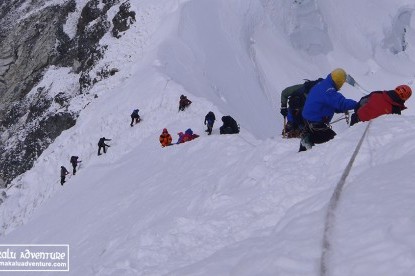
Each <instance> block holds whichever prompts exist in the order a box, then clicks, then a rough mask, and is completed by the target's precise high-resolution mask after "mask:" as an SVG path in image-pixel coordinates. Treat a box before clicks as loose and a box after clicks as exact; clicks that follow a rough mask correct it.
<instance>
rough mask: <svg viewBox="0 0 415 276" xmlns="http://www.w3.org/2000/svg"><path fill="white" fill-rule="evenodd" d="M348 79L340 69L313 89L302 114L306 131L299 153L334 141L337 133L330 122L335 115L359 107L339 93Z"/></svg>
mask: <svg viewBox="0 0 415 276" xmlns="http://www.w3.org/2000/svg"><path fill="white" fill-rule="evenodd" d="M346 79H347V74H346V72H345V71H344V70H343V69H341V68H338V69H335V70H333V71H332V72H331V73H330V74H329V75H328V76H327V77H326V79H324V80H322V81H321V82H319V83H318V84H316V85H315V86H314V87H313V88H312V89H311V91H310V93H309V94H308V97H307V100H306V102H305V104H304V109H303V112H302V115H303V117H304V120H305V130H304V133H303V135H302V138H301V142H300V149H299V151H305V150H308V149H311V147H312V146H314V144H321V143H325V142H327V141H329V140H331V139H333V138H334V136H335V135H336V132H334V131H333V130H332V129H331V127H330V121H331V119H332V118H333V116H334V113H344V112H346V111H348V110H351V109H355V108H356V107H357V105H358V103H357V102H356V101H355V100H351V99H346V98H345V97H344V96H343V95H342V94H341V93H340V92H338V90H340V88H341V87H342V86H343V84H344V83H345V82H346Z"/></svg>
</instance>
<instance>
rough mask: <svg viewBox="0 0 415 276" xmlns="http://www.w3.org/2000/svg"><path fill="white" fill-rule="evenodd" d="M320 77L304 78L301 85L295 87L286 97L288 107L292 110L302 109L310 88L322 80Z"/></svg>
mask: <svg viewBox="0 0 415 276" xmlns="http://www.w3.org/2000/svg"><path fill="white" fill-rule="evenodd" d="M322 80H323V79H322V78H319V79H317V80H313V81H311V80H306V81H305V82H304V83H303V85H302V86H301V87H300V88H298V89H297V91H295V92H294V93H293V94H291V96H290V97H289V98H288V107H289V108H290V109H291V110H292V111H296V112H299V111H302V110H303V107H304V104H305V100H306V97H307V95H308V93H309V92H310V90H311V88H313V86H314V85H316V84H317V83H319V82H320V81H322Z"/></svg>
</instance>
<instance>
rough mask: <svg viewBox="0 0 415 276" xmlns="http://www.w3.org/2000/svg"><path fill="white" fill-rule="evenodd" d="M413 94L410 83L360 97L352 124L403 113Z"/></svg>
mask: <svg viewBox="0 0 415 276" xmlns="http://www.w3.org/2000/svg"><path fill="white" fill-rule="evenodd" d="M411 95H412V89H411V88H410V87H409V86H408V85H399V86H398V87H396V88H395V90H389V91H374V92H371V93H370V94H369V95H367V96H364V97H362V98H361V99H360V101H359V104H358V105H357V107H356V108H355V113H353V114H352V117H351V121H350V125H351V126H352V125H354V124H356V123H357V122H365V121H369V120H371V119H374V118H377V117H379V116H381V115H385V114H399V115H400V114H401V111H402V110H404V109H406V106H405V101H407V100H408V99H409V98H410V97H411Z"/></svg>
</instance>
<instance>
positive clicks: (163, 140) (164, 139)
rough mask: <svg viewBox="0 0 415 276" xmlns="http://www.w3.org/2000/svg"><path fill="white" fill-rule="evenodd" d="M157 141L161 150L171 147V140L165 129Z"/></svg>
mask: <svg viewBox="0 0 415 276" xmlns="http://www.w3.org/2000/svg"><path fill="white" fill-rule="evenodd" d="M159 140H160V144H161V146H162V147H163V148H164V147H167V146H170V145H171V141H172V138H171V135H170V134H169V132H168V131H167V128H164V129H163V132H162V133H161V135H160V138H159Z"/></svg>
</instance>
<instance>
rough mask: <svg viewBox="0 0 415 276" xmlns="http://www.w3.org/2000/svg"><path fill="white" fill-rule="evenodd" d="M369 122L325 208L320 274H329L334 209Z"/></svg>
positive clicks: (326, 275)
mask: <svg viewBox="0 0 415 276" xmlns="http://www.w3.org/2000/svg"><path fill="white" fill-rule="evenodd" d="M370 124H371V121H369V123H368V124H367V126H366V129H365V131H364V132H363V135H362V137H361V138H360V140H359V143H358V144H357V146H356V148H355V150H354V152H353V155H352V157H351V158H350V160H349V163H348V164H347V166H346V168H345V169H344V171H343V174H342V176H341V178H340V180H339V182H338V183H337V185H336V188H335V189H334V192H333V195H332V196H331V198H330V202H329V206H328V208H327V214H326V223H325V226H324V236H323V250H322V254H321V259H320V276H328V275H330V274H329V273H328V271H327V266H328V257H329V253H330V250H331V242H330V235H331V234H332V230H333V226H334V222H335V218H336V217H335V211H336V208H337V204H338V202H339V199H340V196H341V193H342V190H343V187H344V184H345V182H346V178H347V176H348V175H349V173H350V171H351V169H352V166H353V163H354V161H355V159H356V156H357V154H358V153H359V150H360V147H361V146H362V143H363V140H364V139H365V137H366V134H367V131H368V129H369V126H370Z"/></svg>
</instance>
